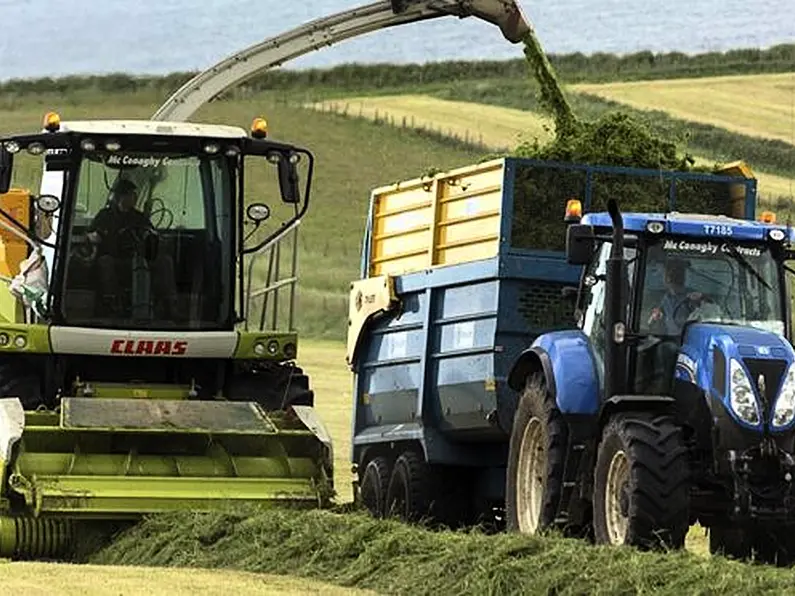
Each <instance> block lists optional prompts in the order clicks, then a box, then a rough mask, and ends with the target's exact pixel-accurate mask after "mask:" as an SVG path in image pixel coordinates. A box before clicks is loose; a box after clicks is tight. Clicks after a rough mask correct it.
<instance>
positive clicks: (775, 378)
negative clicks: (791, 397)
mask: <svg viewBox="0 0 795 596" xmlns="http://www.w3.org/2000/svg"><path fill="white" fill-rule="evenodd" d="M743 362H744V363H745V366H746V367H747V368H748V372H749V373H750V376H751V383H753V384H754V386H755V387H756V388H757V389H759V385H760V382H759V381H760V377H761V378H762V379H763V382H762V386H763V389H764V392H760V397H761V398H762V399H763V400H764V404H763V408H764V411H765V412H766V415H765V420H768V421H769V420H770V419H771V417H772V416H773V412H772V410H773V406H774V404H775V400H776V395H778V389H779V387H780V386H781V381H782V378H783V376H784V372H785V370H786V368H787V363H786V361H784V360H767V359H760V358H744V359H743Z"/></svg>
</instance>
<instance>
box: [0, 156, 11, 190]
mask: <svg viewBox="0 0 795 596" xmlns="http://www.w3.org/2000/svg"><path fill="white" fill-rule="evenodd" d="M13 170H14V156H13V155H11V153H10V152H9V151H8V150H7V149H6V148H5V146H4V145H0V194H5V193H7V192H8V191H9V189H10V188H11V174H12V172H13Z"/></svg>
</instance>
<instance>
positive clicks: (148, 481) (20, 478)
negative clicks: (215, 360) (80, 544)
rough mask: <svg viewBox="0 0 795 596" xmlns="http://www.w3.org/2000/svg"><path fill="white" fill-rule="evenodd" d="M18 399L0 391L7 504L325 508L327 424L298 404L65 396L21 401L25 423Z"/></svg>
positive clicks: (120, 510) (108, 512)
mask: <svg viewBox="0 0 795 596" xmlns="http://www.w3.org/2000/svg"><path fill="white" fill-rule="evenodd" d="M21 410H22V406H21V405H20V404H19V401H18V400H16V399H2V400H0V413H3V414H5V415H4V416H3V418H2V421H0V448H2V447H6V450H5V452H6V453H9V452H11V455H10V457H8V458H6V461H4V465H3V480H4V483H3V484H4V486H6V487H7V488H6V489H5V491H4V492H5V494H4V495H3V496H5V497H6V499H7V504H8V505H7V507H8V513H9V514H12V515H31V516H33V517H39V516H43V517H47V516H57V517H65V518H76V519H127V518H137V517H139V516H141V515H144V514H150V513H159V512H165V511H173V510H177V509H198V510H206V509H210V508H215V507H218V506H221V505H229V504H243V503H245V504H260V505H272V504H295V505H298V506H305V507H322V506H325V505H326V504H328V502H329V500H330V497H331V494H332V491H333V487H332V480H331V478H332V464H331V461H332V454H331V449H330V444H329V442H328V438H327V433H325V430H324V429H322V426H321V425H320V422H319V421H318V420H317V419H316V417H315V418H311V416H309V415H308V414H307V413H305V412H301V413H300V414H299V413H297V412H294V411H288V412H278V413H272V412H269V413H266V412H264V411H263V410H262V409H261V408H260V407H259V406H258V405H257V404H254V403H243V402H226V401H216V402H201V401H177V400H154V399H104V398H103V399H96V398H78V397H69V398H63V399H62V400H61V408H60V412H49V411H48V412H39V411H37V412H25V413H24V429H22V432H21V433H20V432H19V430H20V428H19V424H16V425H15V422H14V421H15V420H18V414H19V413H20V412H21ZM9 413H10V414H9ZM310 418H311V420H312V424H311V426H312V427H313V428H312V429H310V428H309V426H308V425H307V423H305V422H304V419H310ZM20 434H21V436H19V435H20ZM12 445H13V450H10V449H8V448H9V447H11V446H12ZM6 480H7V483H6V482H5V481H6Z"/></svg>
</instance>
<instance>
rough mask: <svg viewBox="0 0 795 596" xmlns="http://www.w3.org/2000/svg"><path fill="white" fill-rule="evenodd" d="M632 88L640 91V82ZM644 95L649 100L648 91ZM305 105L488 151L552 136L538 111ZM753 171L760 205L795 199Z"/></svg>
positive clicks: (404, 101)
mask: <svg viewBox="0 0 795 596" xmlns="http://www.w3.org/2000/svg"><path fill="white" fill-rule="evenodd" d="M637 85H638V87H639V88H642V84H640V83H638V84H637ZM701 92H702V93H703V92H704V90H703V89H702V90H701ZM649 97H650V98H652V97H653V92H650V93H649ZM650 101H652V99H650ZM307 105H309V106H310V107H312V108H313V109H316V110H319V111H325V112H334V113H338V114H341V115H347V116H348V117H352V118H364V119H368V120H378V121H381V122H384V123H388V124H390V125H393V126H398V127H404V126H405V125H406V124H405V123H406V122H408V123H410V125H411V126H421V127H424V128H427V129H428V130H432V131H436V132H437V133H438V134H440V135H448V136H450V137H451V138H453V139H457V140H463V141H467V140H473V141H475V142H477V143H483V144H484V145H486V147H485V150H489V151H506V150H508V149H510V148H513V147H515V146H516V145H517V144H518V143H519V141H520V140H523V139H527V140H531V141H532V139H534V138H535V139H538V141H539V142H541V143H543V142H546V141H548V140H549V139H550V138H551V136H552V126H553V125H552V123H551V121H550V119H549V118H548V117H546V116H545V115H543V114H541V113H539V112H537V111H530V110H519V109H516V108H508V107H498V106H496V105H487V104H482V103H476V102H465V101H452V100H445V99H440V98H438V97H433V96H432V95H384V96H370V97H362V96H357V97H346V98H339V99H334V100H325V101H322V102H316V103H311V104H307ZM757 134H760V133H757ZM693 157H694V159H695V161H696V164H697V165H709V164H711V163H714V160H712V159H709V158H708V157H706V156H704V155H698V154H696V155H694V156H693ZM743 157H744V155H743V154H742V153H737V154H734V155H730V156H728V159H726V161H734V160H736V159H742V158H743ZM752 163H753V162H752ZM754 173H755V175H756V177H757V180H758V181H759V197H760V199H761V200H762V201H763V202H764V203H765V204H771V203H772V202H775V201H776V200H778V199H781V198H782V197H783V198H786V199H788V200H792V198H793V197H795V177H792V178H790V177H786V176H778V175H776V174H771V173H769V172H766V171H764V170H762V169H758V168H754Z"/></svg>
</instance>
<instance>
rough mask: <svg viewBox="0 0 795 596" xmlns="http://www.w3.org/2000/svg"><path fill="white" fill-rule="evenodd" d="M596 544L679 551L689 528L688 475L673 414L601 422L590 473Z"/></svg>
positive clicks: (619, 416)
mask: <svg viewBox="0 0 795 596" xmlns="http://www.w3.org/2000/svg"><path fill="white" fill-rule="evenodd" d="M593 507H594V532H595V538H596V542H597V543H600V544H615V545H617V544H626V545H631V546H636V547H639V548H642V549H657V548H663V549H680V548H682V547H684V543H685V537H686V535H687V532H688V529H689V528H690V473H689V466H688V457H687V448H686V447H685V444H684V439H683V436H682V431H681V429H680V428H679V427H678V426H677V425H676V424H675V423H674V420H673V418H672V417H671V416H668V415H666V414H653V413H622V414H617V415H615V416H613V417H612V418H611V419H610V421H609V422H608V423H607V425H606V426H605V429H604V431H603V433H602V441H601V444H600V446H599V454H598V457H597V462H596V471H595V477H594V497H593Z"/></svg>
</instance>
